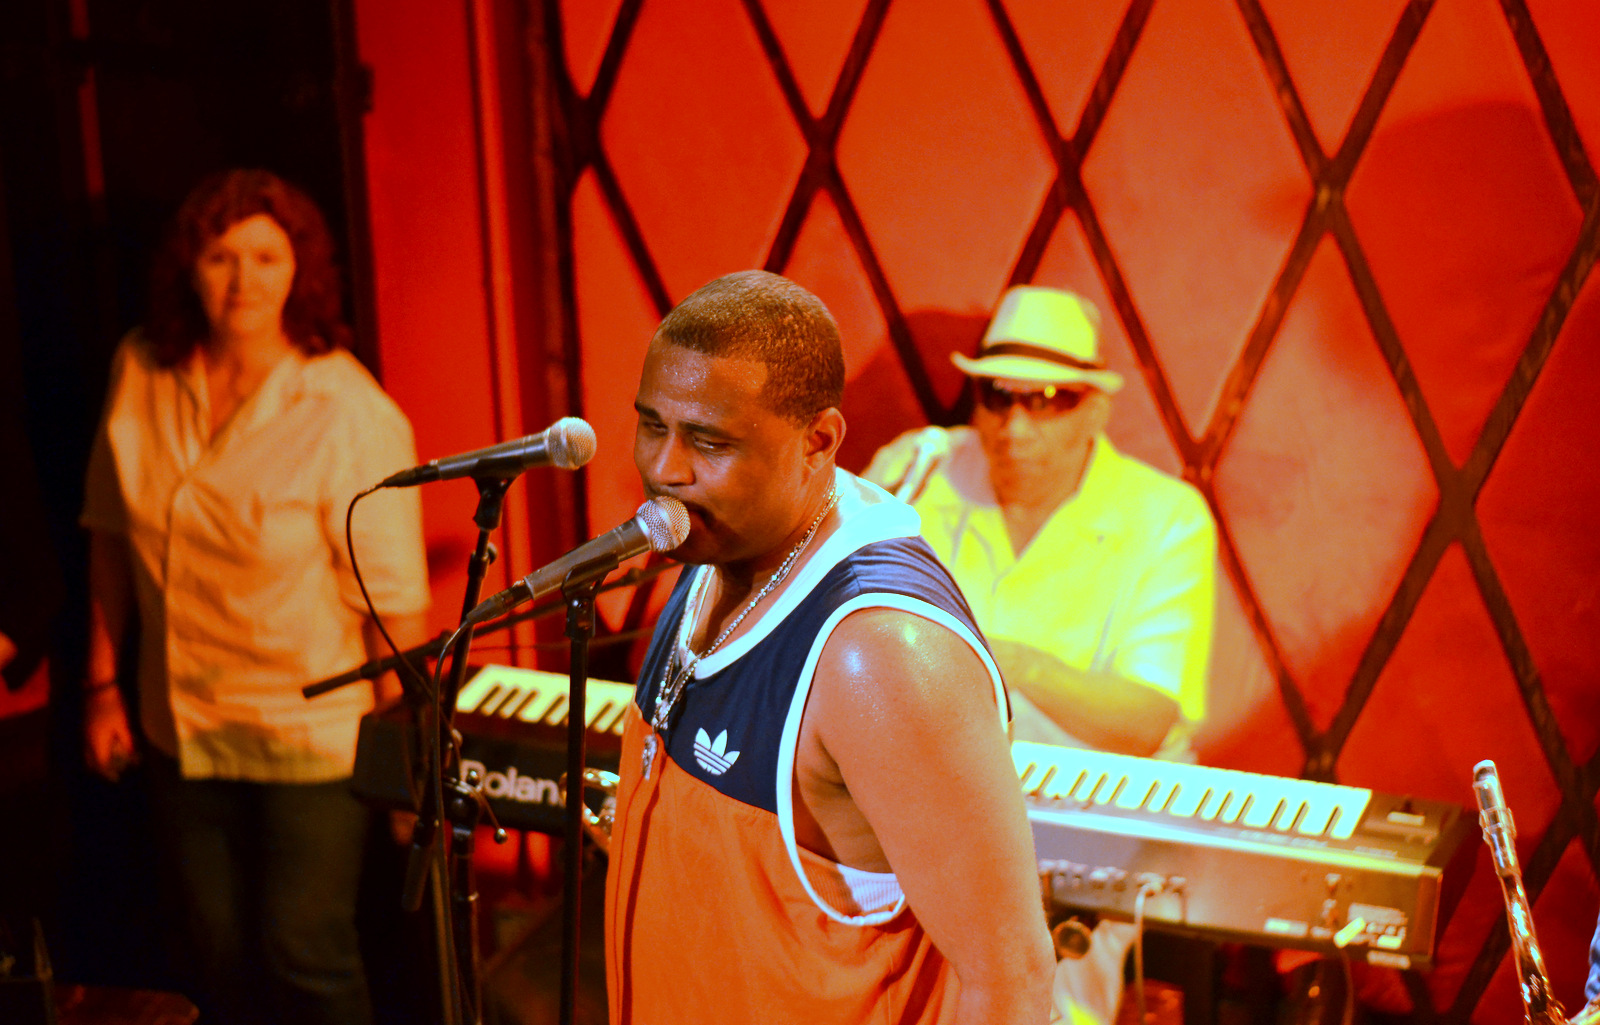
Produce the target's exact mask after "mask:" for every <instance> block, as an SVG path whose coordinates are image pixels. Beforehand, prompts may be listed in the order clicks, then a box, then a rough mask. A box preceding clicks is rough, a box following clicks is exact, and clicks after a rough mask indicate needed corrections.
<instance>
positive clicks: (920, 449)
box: [894, 427, 950, 502]
mask: <svg viewBox="0 0 1600 1025" xmlns="http://www.w3.org/2000/svg"><path fill="white" fill-rule="evenodd" d="M911 452H912V455H911V465H910V466H909V467H907V468H906V475H905V476H904V477H902V478H901V479H900V483H899V485H898V486H896V487H895V489H894V497H896V498H898V499H899V500H900V501H902V502H915V501H916V500H917V496H918V495H920V494H922V489H923V487H924V486H925V485H926V484H927V483H928V478H929V477H932V476H933V471H935V470H937V469H938V468H939V464H940V463H942V462H944V458H945V456H948V455H949V454H950V435H949V434H947V433H946V432H945V429H944V428H943V427H924V428H923V429H922V430H920V431H918V432H917V440H916V443H915V447H914V448H912V450H911Z"/></svg>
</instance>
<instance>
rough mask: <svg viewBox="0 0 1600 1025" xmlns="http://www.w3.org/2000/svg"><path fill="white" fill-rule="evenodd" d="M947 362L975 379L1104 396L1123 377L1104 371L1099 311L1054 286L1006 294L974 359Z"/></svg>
mask: <svg viewBox="0 0 1600 1025" xmlns="http://www.w3.org/2000/svg"><path fill="white" fill-rule="evenodd" d="M950 360H951V362H953V363H955V365H956V366H957V367H960V368H961V370H962V371H963V372H964V373H967V374H969V375H971V376H973V377H1001V378H1010V379H1012V380H1017V381H1037V382H1039V383H1040V384H1087V385H1091V386H1093V387H1095V388H1098V389H1100V390H1101V391H1103V392H1105V393H1107V394H1108V395H1109V394H1111V393H1113V392H1115V391H1116V390H1117V389H1119V388H1121V387H1122V375H1121V374H1118V373H1117V372H1116V371H1114V370H1109V369H1107V368H1106V363H1105V360H1104V359H1102V358H1101V356H1100V312H1099V311H1098V310H1096V309H1095V308H1094V305H1093V304H1092V303H1090V302H1089V301H1088V300H1087V299H1083V298H1080V297H1078V296H1076V295H1073V294H1072V293H1071V292H1064V291H1062V290H1061V289H1058V288H1043V287H1041V286H1038V285H1018V286H1017V287H1015V288H1012V289H1010V290H1008V291H1007V292H1006V294H1005V295H1004V296H1003V297H1002V298H1001V300H1000V306H999V308H998V309H996V310H995V311H994V319H993V320H991V321H989V330H988V331H986V332H984V335H983V344H982V345H981V346H979V348H978V357H977V359H972V358H969V357H967V356H963V355H961V354H960V353H954V354H952V355H951V357H950Z"/></svg>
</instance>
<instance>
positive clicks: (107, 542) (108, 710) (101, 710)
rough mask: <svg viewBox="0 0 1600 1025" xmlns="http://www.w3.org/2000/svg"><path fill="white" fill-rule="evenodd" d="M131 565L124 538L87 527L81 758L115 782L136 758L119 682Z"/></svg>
mask: <svg viewBox="0 0 1600 1025" xmlns="http://www.w3.org/2000/svg"><path fill="white" fill-rule="evenodd" d="M132 600H133V569H132V564H131V562H130V558H129V554H128V542H127V539H126V538H124V537H123V536H121V535H120V534H110V533H106V532H105V531H101V530H95V531H91V532H90V533H89V666H88V678H87V679H86V680H85V682H84V758H85V760H86V761H87V762H88V765H89V769H90V770H91V771H92V772H95V773H96V774H98V775H100V776H104V777H105V778H106V779H108V780H111V781H113V782H115V781H116V779H117V777H118V776H120V775H121V774H122V770H123V769H125V768H126V767H127V766H128V765H130V764H132V763H133V761H134V754H135V752H134V746H133V730H132V728H131V727H130V726H129V725H128V710H127V708H126V706H125V705H124V703H123V700H122V692H121V691H120V690H119V689H118V688H117V685H116V683H117V655H118V654H119V653H120V652H121V650H122V639H123V637H125V636H126V634H127V630H128V615H129V609H130V607H131V605H132Z"/></svg>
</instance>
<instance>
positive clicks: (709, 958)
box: [606, 271, 1051, 1025]
mask: <svg viewBox="0 0 1600 1025" xmlns="http://www.w3.org/2000/svg"><path fill="white" fill-rule="evenodd" d="M843 385H844V361H843V357H842V353H841V350H840V344H839V333H838V327H837V325H836V324H835V323H834V321H833V318H832V316H831V315H830V314H829V313H828V311H827V309H826V308H825V307H824V306H823V305H822V303H821V302H820V301H819V300H818V299H817V298H816V297H815V296H813V295H812V294H810V293H809V292H807V291H806V290H805V289H803V288H800V287H799V286H798V285H795V284H794V283H793V282H790V281H788V280H786V279H784V278H781V277H778V276H776V275H773V274H767V273H764V272H760V271H747V272H743V273H739V274H732V275H729V276H727V277H724V278H719V279H717V280H716V281H713V282H711V283H710V284H708V285H706V286H705V287H703V288H701V289H700V290H699V291H697V292H695V293H694V294H693V295H691V296H689V297H688V298H687V299H685V300H684V301H683V302H682V303H680V304H679V305H678V306H677V307H676V308H675V309H674V310H673V311H672V312H671V313H669V314H668V315H667V317H666V319H665V320H663V321H662V323H661V326H660V327H659V328H658V330H657V331H656V334H655V337H654V338H653V339H652V341H651V343H650V347H649V350H648V352H647V354H646V356H645V365H644V371H643V373H642V375H641V379H640V382H639V391H638V396H637V399H636V401H635V406H636V408H637V410H638V427H637V433H636V435H635V440H634V462H635V464H636V465H637V467H638V470H639V474H640V477H641V478H642V480H643V482H644V486H645V490H646V491H647V492H648V493H649V494H650V495H652V496H657V495H670V496H672V497H674V498H677V499H679V500H681V501H682V502H683V503H684V504H685V505H686V506H687V507H688V510H689V515H690V533H689V538H688V540H687V541H686V542H685V543H684V544H683V545H682V546H681V547H680V548H678V549H677V551H676V552H674V555H675V557H677V558H678V559H680V560H681V561H683V562H685V563H688V564H689V566H690V568H688V569H687V570H685V572H684V574H683V576H682V578H681V579H680V581H679V583H678V586H677V587H676V588H675V589H674V591H673V593H672V596H671V598H670V600H669V601H668V603H667V605H666V608H665V609H664V610H663V612H662V615H661V618H660V621H659V622H658V624H657V627H656V633H655V638H654V640H653V642H652V644H651V646H650V651H649V654H648V656H647V658H646V660H645V664H644V668H643V670H642V672H641V674H640V678H639V688H638V693H637V698H636V702H637V704H636V705H635V706H634V707H631V708H630V710H629V713H628V727H627V733H626V736H625V739H624V744H623V753H622V770H621V773H622V782H621V786H620V789H619V793H618V800H617V812H616V826H615V831H614V833H613V837H612V847H611V865H610V868H609V871H608V877H607V900H606V923H607V935H606V945H607V969H608V972H607V975H608V988H609V994H610V1003H611V1020H612V1022H613V1023H615V1025H632V1023H668V1022H755V1021H760V1022H795V1023H806V1025H810V1023H813V1022H840V1023H845V1022H862V1023H865V1022H896V1023H912V1022H963V1023H970V1025H978V1023H1013V1022H1014V1023H1022V1022H1029V1023H1038V1022H1044V1021H1045V1020H1046V1018H1047V1016H1048V1014H1049V1011H1048V1007H1049V988H1050V971H1051V956H1050V940H1049V937H1048V934H1047V933H1046V931H1045V923H1044V915H1043V909H1042V907H1041V901H1040V894H1039V882H1038V878H1037V876H1036V874H1035V865H1034V860H1033V844H1032V840H1031V837H1030V835H1029V831H1028V824H1027V818H1026V814H1025V811H1024V807H1023V802H1022V797H1021V793H1020V790H1019V787H1018V786H1017V779H1016V774H1015V770H1014V769H1013V767H1012V763H1011V758H1010V754H1009V752H1008V748H1007V744H1006V736H1005V728H1004V725H1005V718H1006V708H1007V704H1006V700H1005V694H1004V691H1003V689H1002V686H1001V683H1000V676H999V672H998V670H997V669H996V667H995V664H994V660H993V658H992V657H991V656H990V654H989V652H988V649H987V648H986V647H985V644H984V642H983V640H982V638H981V636H980V634H979V632H978V630H977V629H976V627H975V626H974V624H973V621H972V616H971V613H970V612H969V611H968V609H967V606H966V603H965V601H963V599H962V598H961V595H960V592H959V591H958V590H957V588H956V586H955V584H954V583H953V582H952V581H951V579H950V577H949V575H948V574H947V573H946V572H945V571H944V569H943V568H942V567H941V566H940V565H939V563H938V561H937V560H936V559H935V558H934V556H933V554H932V553H931V552H930V551H929V549H928V547H927V545H926V544H925V543H924V542H923V541H921V540H920V539H919V538H918V537H917V529H918V528H917V518H916V516H915V514H914V513H912V511H911V510H910V509H908V508H906V507H905V506H904V505H902V504H900V503H897V502H893V501H889V500H888V498H887V496H885V495H884V494H883V492H881V491H879V490H878V489H877V488H874V487H872V486H871V485H867V484H865V483H863V482H862V481H860V480H858V479H857V478H856V477H854V476H852V475H850V474H848V473H845V472H843V471H840V470H838V469H837V468H836V467H835V466H834V457H835V454H836V453H837V451H838V448H839V443H840V441H841V440H842V439H843V437H844V431H845V424H844V418H843V416H842V415H841V414H840V412H839V404H840V396H841V392H842V390H843Z"/></svg>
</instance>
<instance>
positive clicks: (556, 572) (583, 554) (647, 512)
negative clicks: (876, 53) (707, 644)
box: [462, 496, 689, 626]
mask: <svg viewBox="0 0 1600 1025" xmlns="http://www.w3.org/2000/svg"><path fill="white" fill-rule="evenodd" d="M688 537H689V510H688V509H686V508H684V505H683V503H682V502H680V501H678V500H677V499H676V498H669V497H666V496H662V497H660V498H652V499H651V500H650V501H648V502H646V503H645V504H643V505H641V506H640V507H639V511H638V512H637V513H636V514H635V515H634V517H633V519H631V520H629V521H628V522H626V523H624V524H622V525H621V526H618V527H612V528H611V529H610V530H608V531H606V532H605V533H604V534H601V535H600V536H599V537H597V538H595V539H594V540H592V541H585V542H584V543H583V544H581V545H579V546H578V547H576V548H574V549H573V550H572V551H570V552H568V553H567V554H565V555H563V556H562V557H561V558H559V559H557V560H556V561H555V562H552V563H550V564H549V565H547V566H544V567H542V568H540V569H536V570H534V571H533V572H532V573H529V574H528V575H527V576H525V577H523V578H522V579H521V580H519V581H518V582H516V583H515V584H512V585H511V586H510V587H508V588H506V589H505V590H504V591H501V592H500V593H499V594H496V595H494V596H492V597H489V598H485V599H484V600H483V601H481V602H479V603H478V606H477V607H476V608H474V609H473V610H472V611H471V612H469V613H467V617H466V619H464V620H462V626H471V625H473V624H475V623H482V622H483V621H484V620H486V619H494V618H495V617H496V616H500V615H504V614H505V613H507V612H510V611H511V610H512V609H513V608H515V607H516V606H518V605H521V604H522V603H523V602H526V601H533V600H534V599H535V598H541V597H543V596H544V595H546V594H549V593H550V592H551V591H555V590H558V589H559V588H560V587H561V585H562V584H563V583H565V582H566V581H567V580H569V579H570V580H572V581H573V582H574V583H584V582H587V581H590V580H599V579H600V578H602V577H604V576H605V575H606V574H607V573H610V572H611V571H612V570H614V569H616V568H617V564H618V563H620V562H622V561H623V560H624V559H631V558H633V557H634V556H635V555H643V554H644V553H645V552H647V551H655V552H670V551H672V550H673V549H674V548H676V547H678V546H679V545H681V544H683V542H684V541H685V540H686V539H687V538H688Z"/></svg>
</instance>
